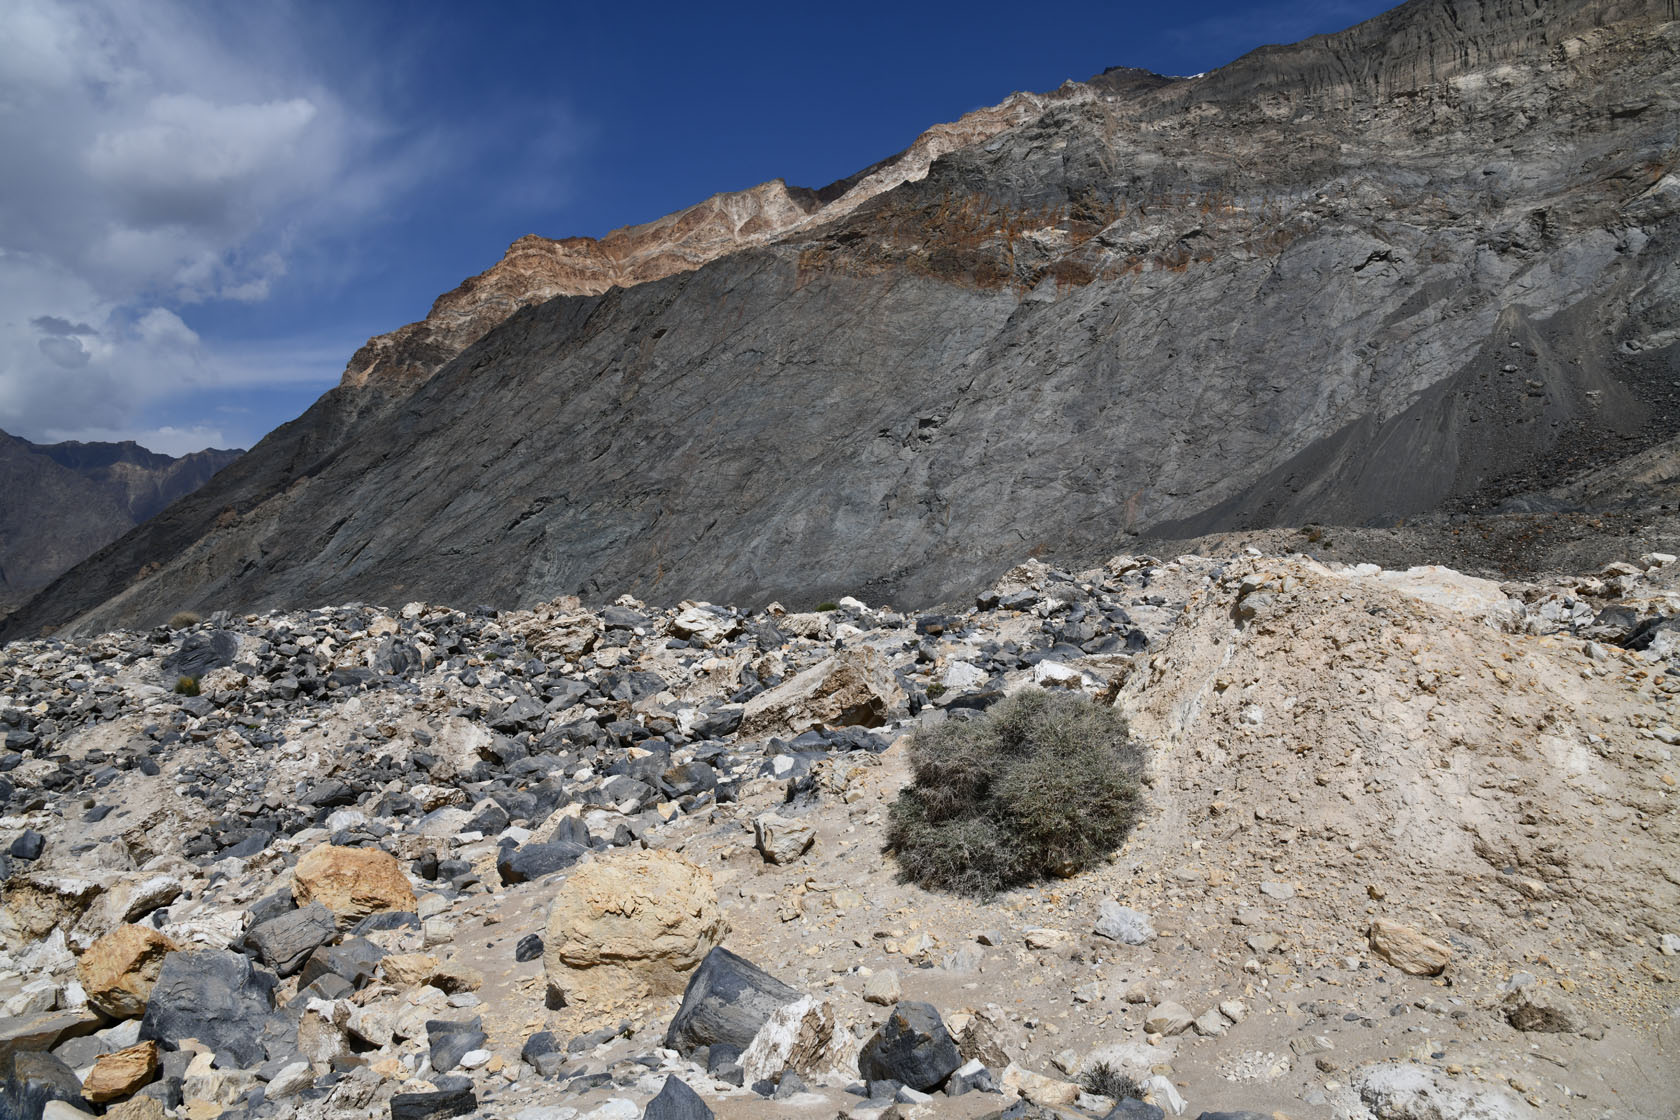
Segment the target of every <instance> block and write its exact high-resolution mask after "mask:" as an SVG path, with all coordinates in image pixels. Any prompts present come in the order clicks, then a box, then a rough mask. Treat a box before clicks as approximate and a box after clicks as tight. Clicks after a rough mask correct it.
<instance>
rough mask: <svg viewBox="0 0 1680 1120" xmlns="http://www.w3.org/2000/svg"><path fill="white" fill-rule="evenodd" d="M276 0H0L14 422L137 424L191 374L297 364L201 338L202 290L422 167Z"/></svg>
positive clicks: (256, 275) (248, 286)
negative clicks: (323, 69)
mask: <svg viewBox="0 0 1680 1120" xmlns="http://www.w3.org/2000/svg"><path fill="white" fill-rule="evenodd" d="M283 2H284V0H275V2H270V3H263V4H253V5H226V6H220V5H209V6H206V5H199V4H196V3H189V2H187V0H148V3H145V4H134V3H131V2H128V0H73V2H67V0H6V3H4V4H0V151H4V152H5V153H6V155H5V165H6V171H5V173H4V174H3V175H0V428H5V429H7V430H9V431H13V432H16V433H18V434H21V435H26V436H29V437H30V438H45V437H46V436H47V433H49V432H94V431H108V432H130V433H131V436H130V438H137V437H134V436H133V435H132V433H133V431H134V429H135V426H136V422H137V420H138V418H139V417H140V416H142V415H143V414H144V413H145V410H146V409H147V407H148V406H149V405H152V404H154V403H156V402H157V401H159V400H162V399H164V398H166V397H168V396H170V395H171V394H177V393H179V392H180V391H181V389H182V387H183V385H199V386H210V387H217V388H225V387H228V386H238V385H267V384H275V383H286V382H290V381H293V380H294V379H295V378H296V377H297V375H298V374H297V371H296V370H295V369H294V368H291V367H290V366H287V365H284V364H282V365H281V366H280V367H279V368H274V367H265V366H264V365H263V364H262V362H261V360H260V355H255V354H253V352H251V351H249V350H247V351H246V352H243V353H238V352H228V351H227V350H226V348H225V347H223V346H221V345H218V344H215V343H207V342H206V341H205V340H204V339H203V338H201V337H200V334H199V332H198V331H197V330H195V329H194V327H193V325H192V324H193V322H194V320H195V316H197V315H198V314H199V312H198V311H197V310H196V308H197V305H200V304H203V303H206V302H208V301H241V302H247V303H249V302H258V301H261V300H264V299H266V298H268V297H269V295H270V293H271V291H273V290H274V288H275V285H277V284H279V283H282V282H283V281H284V279H285V277H286V276H287V275H288V271H289V268H288V261H289V259H290V258H291V256H292V254H293V253H295V252H296V251H297V248H298V247H299V246H300V245H301V246H307V245H309V244H310V243H311V242H312V239H318V238H319V237H320V236H321V235H322V234H323V233H324V232H329V231H333V230H339V229H344V228H348V227H351V226H353V225H354V223H356V222H357V221H358V220H359V219H361V218H362V217H363V216H365V215H366V214H367V213H369V212H370V211H372V210H375V209H377V208H379V207H382V206H384V205H386V204H388V203H389V201H390V199H391V197H392V195H393V194H394V193H395V192H396V191H398V190H401V189H404V188H405V187H406V185H407V184H408V183H409V182H411V181H412V179H413V176H412V174H411V173H412V172H413V170H414V169H413V167H412V166H405V165H404V159H403V156H402V153H396V158H392V155H393V153H391V152H389V151H381V150H380V149H379V147H378V140H379V138H380V137H381V136H382V135H383V132H382V126H381V124H380V123H379V121H378V120H377V118H376V115H375V114H374V113H372V112H370V111H368V110H367V109H366V108H365V107H360V106H357V105H355V104H353V103H352V101H351V100H350V99H349V98H348V97H347V96H345V95H343V94H341V93H340V92H338V91H335V89H333V88H332V87H331V84H330V83H329V82H327V81H325V80H324V79H323V78H322V77H321V76H320V75H319V74H317V73H315V72H313V70H312V68H311V65H310V64H309V63H308V62H307V61H300V60H306V59H307V58H308V57H309V53H310V52H309V50H308V49H307V47H306V45H305V44H302V43H300V42H297V41H288V38H287V36H288V34H290V30H289V29H293V28H296V27H298V26H301V24H300V23H298V22H297V21H298V20H301V19H302V18H303V17H302V15H300V14H299V13H293V12H288V10H287V9H286V8H285V7H284V6H283ZM358 341H359V340H358ZM353 349H354V346H353V345H352V346H351V347H350V348H349V349H346V350H344V351H343V352H342V353H340V354H339V355H337V361H339V362H342V361H343V359H344V358H345V357H346V356H347V355H348V354H349V353H350V352H351V351H352V350H353ZM326 368H328V369H331V368H332V367H331V365H330V364H329V365H328V366H327V367H326ZM321 375H322V368H321V367H320V366H315V367H312V369H311V370H310V376H311V377H313V378H315V379H319V378H320V377H321ZM147 430H148V431H149V432H150V434H151V435H152V436H153V437H154V438H157V439H160V440H166V441H171V443H172V445H175V444H178V442H179V440H181V439H190V438H197V437H196V436H195V435H194V434H193V433H194V432H199V433H202V434H204V435H205V436H206V438H208V436H209V435H211V434H217V435H219V434H220V433H219V432H215V431H214V430H213V429H211V428H194V427H192V426H191V424H190V423H183V424H179V425H175V426H161V427H160V426H152V427H149V428H148V429H147ZM142 442H143V441H142Z"/></svg>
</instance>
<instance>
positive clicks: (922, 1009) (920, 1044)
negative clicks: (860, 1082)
mask: <svg viewBox="0 0 1680 1120" xmlns="http://www.w3.org/2000/svg"><path fill="white" fill-rule="evenodd" d="M962 1061H963V1060H962V1055H961V1054H959V1053H957V1044H956V1043H955V1042H953V1041H951V1035H950V1032H948V1031H947V1030H946V1029H945V1023H944V1020H942V1019H940V1017H939V1012H938V1011H936V1010H934V1008H933V1005H932V1004H927V1003H916V1002H912V1001H909V1000H906V1001H904V1002H902V1003H899V1004H898V1005H896V1006H895V1007H894V1008H893V1009H892V1014H891V1015H889V1016H887V1021H886V1023H884V1024H883V1025H882V1027H881V1029H880V1030H878V1031H876V1032H875V1034H874V1035H873V1036H872V1037H871V1038H870V1039H869V1041H868V1042H866V1043H864V1045H863V1051H862V1052H861V1053H860V1054H859V1055H858V1072H859V1073H861V1074H862V1075H863V1076H864V1078H865V1079H867V1080H869V1081H880V1080H887V1079H891V1080H893V1081H901V1082H903V1083H904V1084H906V1085H908V1086H910V1088H912V1089H919V1090H921V1091H922V1092H924V1093H927V1092H931V1091H932V1090H934V1089H937V1088H938V1087H939V1086H940V1085H942V1084H944V1082H945V1079H946V1078H947V1077H949V1076H951V1074H952V1073H954V1072H955V1071H956V1069H957V1067H958V1066H960V1065H962Z"/></svg>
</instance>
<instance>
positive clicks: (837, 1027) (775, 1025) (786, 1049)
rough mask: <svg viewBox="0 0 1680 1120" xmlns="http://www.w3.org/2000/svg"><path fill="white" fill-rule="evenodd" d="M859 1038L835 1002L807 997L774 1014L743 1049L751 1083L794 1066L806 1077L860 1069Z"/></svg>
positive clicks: (743, 1065) (744, 1067)
mask: <svg viewBox="0 0 1680 1120" xmlns="http://www.w3.org/2000/svg"><path fill="white" fill-rule="evenodd" d="M857 1052H858V1044H857V1041H856V1040H855V1039H854V1038H853V1037H852V1034H851V1031H850V1030H848V1029H847V1028H846V1026H845V1024H844V1023H842V1022H841V1021H840V1018H839V1013H838V1012H837V1010H836V1009H835V1007H834V1005H833V1004H832V1003H830V1002H828V1001H827V1000H820V999H816V998H814V997H812V996H802V997H800V998H799V999H797V1000H795V1001H794V1002H792V1003H789V1004H785V1005H784V1006H782V1007H778V1008H776V1010H774V1011H772V1012H771V1013H770V1016H769V1018H767V1019H765V1021H764V1025H763V1026H761V1027H759V1028H758V1033H757V1034H755V1035H754V1036H753V1040H752V1042H750V1043H748V1045H747V1048H746V1050H745V1051H743V1052H742V1054H741V1072H742V1075H743V1077H744V1078H745V1080H746V1082H747V1084H749V1085H750V1084H753V1083H754V1082H758V1081H764V1080H772V1079H775V1078H778V1077H780V1076H781V1075H782V1071H783V1070H787V1069H791V1070H793V1071H794V1072H795V1073H797V1074H798V1075H799V1076H800V1077H801V1078H805V1079H811V1080H814V1079H816V1078H819V1077H824V1076H831V1075H836V1076H847V1075H850V1074H855V1073H856V1072H857Z"/></svg>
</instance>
